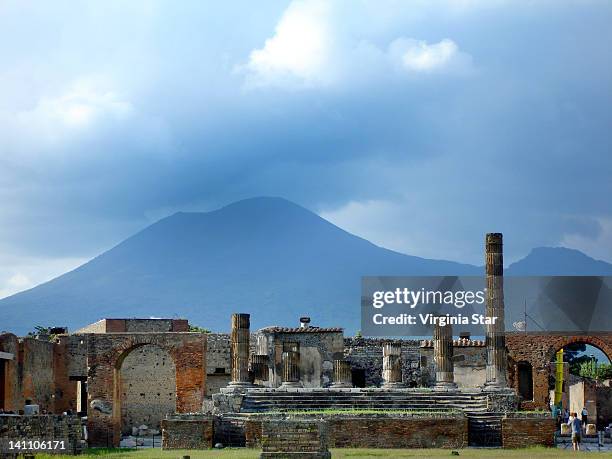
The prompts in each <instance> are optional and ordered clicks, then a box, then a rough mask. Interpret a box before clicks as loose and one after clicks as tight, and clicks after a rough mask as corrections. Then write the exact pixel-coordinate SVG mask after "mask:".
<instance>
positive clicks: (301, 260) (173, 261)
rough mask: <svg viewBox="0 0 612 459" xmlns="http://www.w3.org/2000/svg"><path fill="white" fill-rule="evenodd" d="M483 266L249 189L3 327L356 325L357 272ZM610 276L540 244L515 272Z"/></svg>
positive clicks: (100, 262) (93, 267)
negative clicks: (381, 240)
mask: <svg viewBox="0 0 612 459" xmlns="http://www.w3.org/2000/svg"><path fill="white" fill-rule="evenodd" d="M482 272H483V268H482V267H479V266H474V265H469V264H461V263H456V262H451V261H445V260H429V259H425V258H420V257H415V256H410V255H405V254H401V253H398V252H394V251H391V250H388V249H385V248H382V247H378V246H376V245H374V244H372V243H371V242H369V241H367V240H365V239H362V238H360V237H357V236H355V235H353V234H350V233H348V232H346V231H344V230H342V229H341V228H338V227H337V226H335V225H333V224H331V223H330V222H328V221H326V220H324V219H323V218H321V217H319V216H318V215H316V214H314V213H313V212H311V211H309V210H307V209H305V208H303V207H301V206H298V205H297V204H294V203H292V202H290V201H287V200H285V199H282V198H252V199H247V200H244V201H239V202H236V203H233V204H230V205H228V206H226V207H223V208H221V209H218V210H215V211H212V212H207V213H185V212H179V213H176V214H174V215H172V216H170V217H167V218H164V219H162V220H160V221H158V222H156V223H154V224H152V225H150V226H148V227H147V228H145V229H143V230H142V231H140V232H138V233H136V234H135V235H133V236H131V237H129V238H128V239H126V240H125V241H123V242H121V243H120V244H118V245H117V246H116V247H114V248H112V249H110V250H108V251H107V252H104V253H102V254H101V255H99V256H98V257H96V258H94V259H93V260H91V261H89V262H87V263H85V264H83V265H82V266H80V267H78V268H77V269H75V270H73V271H70V272H68V273H66V274H63V275H62V276H59V277H57V278H55V279H53V280H51V281H49V282H46V283H44V284H41V285H39V286H37V287H34V288H32V289H29V290H26V291H24V292H21V293H18V294H15V295H13V296H10V297H8V298H5V299H3V300H0V327H1V328H4V329H7V330H10V331H13V332H17V333H25V332H27V331H29V330H31V329H32V328H33V327H34V326H35V325H58V326H59V325H67V326H68V327H70V328H71V329H75V328H78V327H80V326H83V325H85V324H88V323H90V322H94V321H96V320H98V319H100V318H104V317H173V316H174V317H186V318H188V319H189V320H190V321H191V323H193V324H197V325H200V326H202V327H205V328H209V329H212V330H227V329H228V328H229V317H230V314H231V313H232V312H237V311H238V312H250V313H251V316H252V324H253V327H254V328H257V327H261V326H266V325H272V324H279V325H291V324H295V323H296V322H297V319H298V317H299V316H300V315H309V316H311V317H312V318H313V325H322V326H323V325H329V326H343V327H345V328H346V329H347V332H354V331H355V330H357V329H358V328H359V320H360V317H359V301H360V300H359V299H360V278H361V276H367V275H372V276H374V275H395V276H402V275H404V276H411V275H481V274H482ZM536 272H537V273H538V274H541V275H583V274H589V275H592V274H597V275H612V265H610V264H608V263H605V262H601V261H597V260H593V259H591V258H589V257H587V256H586V255H584V254H582V253H581V252H578V251H574V250H569V249H544V248H542V249H534V250H533V251H532V252H531V253H530V254H529V255H528V256H527V257H526V258H525V259H523V260H520V261H518V262H516V263H513V264H512V265H510V266H509V268H508V270H507V273H508V274H509V275H533V273H536Z"/></svg>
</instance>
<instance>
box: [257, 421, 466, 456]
mask: <svg viewBox="0 0 612 459" xmlns="http://www.w3.org/2000/svg"><path fill="white" fill-rule="evenodd" d="M319 418H322V419H324V420H325V421H326V423H327V426H328V435H329V446H330V447H331V448H461V447H464V446H467V439H468V421H467V418H466V417H465V416H464V415H462V414H457V415H450V414H449V415H440V416H416V415H414V416H400V415H397V416H394V415H357V416H356V415H322V416H319ZM266 421H268V420H267V419H266V418H264V417H259V416H257V417H252V418H250V419H248V420H247V421H246V423H245V437H246V446H247V447H250V448H259V447H260V446H261V437H262V426H263V423H264V422H266Z"/></svg>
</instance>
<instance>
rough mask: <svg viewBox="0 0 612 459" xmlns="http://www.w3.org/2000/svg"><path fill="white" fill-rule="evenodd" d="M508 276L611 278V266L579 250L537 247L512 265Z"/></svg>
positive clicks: (507, 271) (507, 272)
mask: <svg viewBox="0 0 612 459" xmlns="http://www.w3.org/2000/svg"><path fill="white" fill-rule="evenodd" d="M506 274H507V275H509V276H612V265H611V264H609V263H606V262H605V261H601V260H594V259H592V258H591V257H588V256H587V255H585V254H584V253H582V252H580V251H579V250H574V249H566V248H565V247H537V248H535V249H533V250H532V251H531V252H530V253H529V254H528V255H527V256H526V257H525V258H523V259H521V260H519V261H517V262H516V263H512V264H511V265H510V266H509V267H508V269H507V270H506Z"/></svg>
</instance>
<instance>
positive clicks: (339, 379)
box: [331, 360, 353, 389]
mask: <svg viewBox="0 0 612 459" xmlns="http://www.w3.org/2000/svg"><path fill="white" fill-rule="evenodd" d="M331 387H333V388H338V389H341V388H349V387H353V375H352V373H351V364H350V363H349V362H347V361H346V360H334V382H333V383H332V385H331Z"/></svg>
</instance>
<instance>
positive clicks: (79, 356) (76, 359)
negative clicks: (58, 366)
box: [60, 335, 87, 379]
mask: <svg viewBox="0 0 612 459" xmlns="http://www.w3.org/2000/svg"><path fill="white" fill-rule="evenodd" d="M60 342H61V343H65V346H66V352H67V353H68V362H67V366H66V371H67V373H68V377H71V378H73V379H78V378H86V377H87V336H86V335H66V336H62V337H61V338H60Z"/></svg>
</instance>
